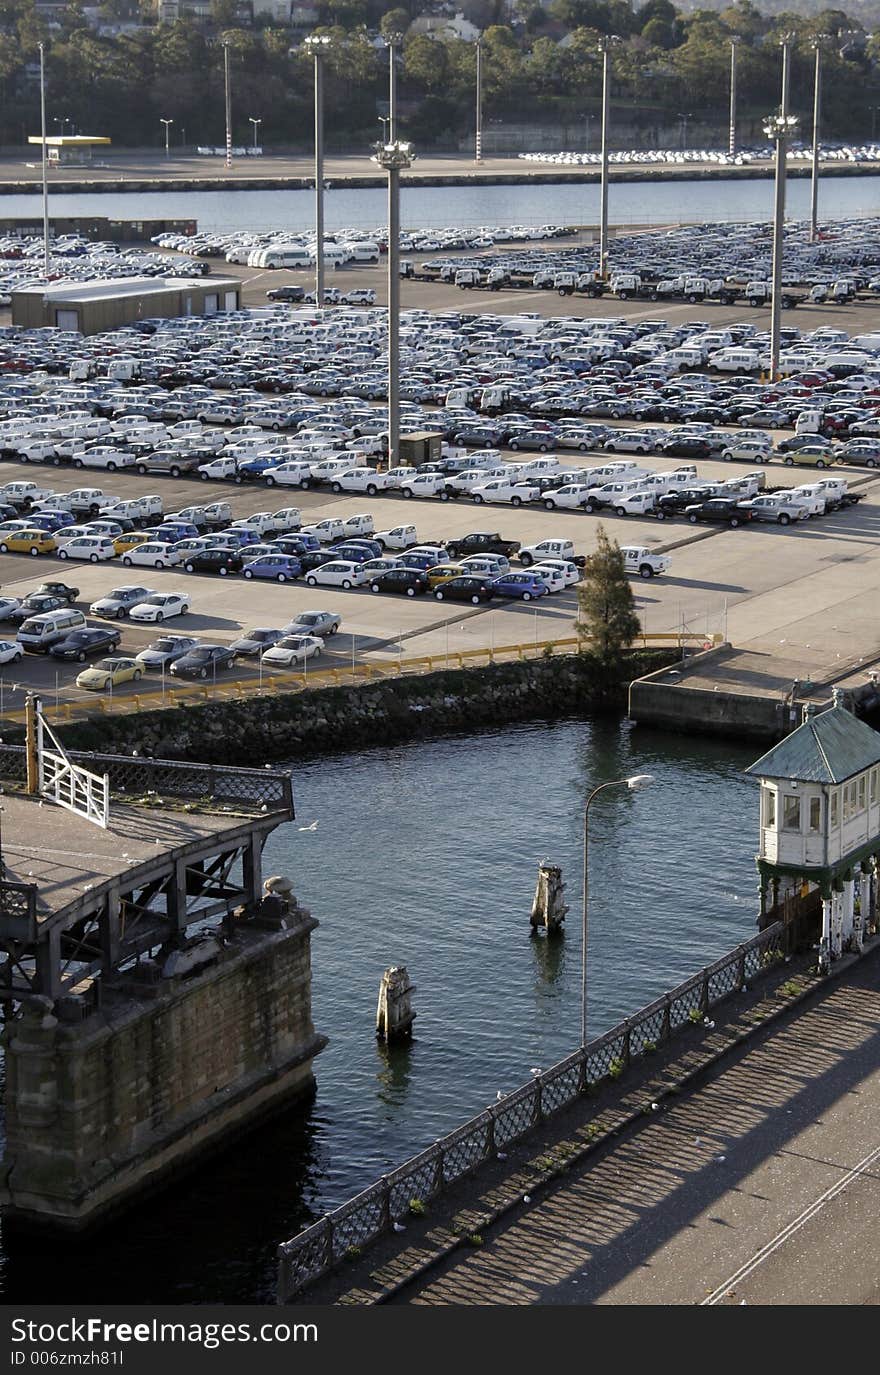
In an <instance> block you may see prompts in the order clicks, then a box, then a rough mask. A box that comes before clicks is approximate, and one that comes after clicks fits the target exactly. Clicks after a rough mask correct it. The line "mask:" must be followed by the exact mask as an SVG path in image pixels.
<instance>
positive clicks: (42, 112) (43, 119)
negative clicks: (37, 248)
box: [39, 43, 63, 281]
mask: <svg viewBox="0 0 880 1375" xmlns="http://www.w3.org/2000/svg"><path fill="white" fill-rule="evenodd" d="M39 47H40V128H41V131H42V135H43V146H42V154H43V276H44V277H45V278H46V280H47V281H48V278H49V175H48V164H47V161H46V55H45V51H44V46H43V44H42V43H41V44H40V45H39ZM62 137H63V135H62Z"/></svg>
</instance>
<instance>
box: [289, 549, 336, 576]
mask: <svg viewBox="0 0 880 1375" xmlns="http://www.w3.org/2000/svg"><path fill="white" fill-rule="evenodd" d="M285 552H287V551H286V550H285ZM297 558H298V559H299V561H300V563H301V564H302V571H303V572H304V573H311V572H313V571H314V569H316V568H321V567H322V566H323V565H324V564H325V563H332V562H333V560H334V559H335V558H336V555H335V554H334V553H333V551H332V550H331V549H313V550H311V551H309V552H308V553H306V554H297Z"/></svg>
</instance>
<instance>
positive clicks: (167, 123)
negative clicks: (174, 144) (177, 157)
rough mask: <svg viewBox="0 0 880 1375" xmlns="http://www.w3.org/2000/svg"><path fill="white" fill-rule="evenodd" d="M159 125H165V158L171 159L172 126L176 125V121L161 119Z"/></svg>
mask: <svg viewBox="0 0 880 1375" xmlns="http://www.w3.org/2000/svg"><path fill="white" fill-rule="evenodd" d="M159 123H160V124H164V125H165V156H166V158H170V157H171V148H170V138H171V126H172V124H173V123H174V120H173V119H160V120H159Z"/></svg>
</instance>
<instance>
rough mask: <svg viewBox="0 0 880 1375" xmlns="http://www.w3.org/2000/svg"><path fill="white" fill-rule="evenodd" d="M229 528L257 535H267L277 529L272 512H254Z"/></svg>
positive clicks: (235, 521)
mask: <svg viewBox="0 0 880 1375" xmlns="http://www.w3.org/2000/svg"><path fill="white" fill-rule="evenodd" d="M228 528H229V529H230V530H252V531H253V533H254V534H255V535H265V534H267V533H268V532H269V531H270V530H275V529H276V528H277V527H276V525H275V517H274V515H273V514H272V512H271V511H254V512H253V514H252V515H250V516H242V517H241V518H240V519H239V520H234V521H233V522H232V524H231V525H230V526H229V527H228Z"/></svg>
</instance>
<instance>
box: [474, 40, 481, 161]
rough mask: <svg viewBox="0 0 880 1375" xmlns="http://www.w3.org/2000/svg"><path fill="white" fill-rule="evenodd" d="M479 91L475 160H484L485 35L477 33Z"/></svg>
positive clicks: (477, 95)
mask: <svg viewBox="0 0 880 1375" xmlns="http://www.w3.org/2000/svg"><path fill="white" fill-rule="evenodd" d="M476 48H477V91H476V99H477V103H476V117H475V120H474V162H482V161H483V35H482V34H481V33H478V34H477V42H476Z"/></svg>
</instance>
